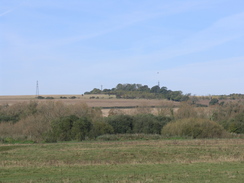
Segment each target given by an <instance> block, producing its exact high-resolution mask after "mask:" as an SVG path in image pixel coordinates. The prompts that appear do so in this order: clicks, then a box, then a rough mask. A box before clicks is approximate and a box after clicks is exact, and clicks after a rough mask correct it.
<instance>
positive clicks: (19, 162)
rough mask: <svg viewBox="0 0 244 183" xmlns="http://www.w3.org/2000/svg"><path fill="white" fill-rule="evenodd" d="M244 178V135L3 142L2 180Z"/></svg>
mask: <svg viewBox="0 0 244 183" xmlns="http://www.w3.org/2000/svg"><path fill="white" fill-rule="evenodd" d="M243 180H244V140H243V139H207V140H137V141H111V142H99V141H91V142H88V141H84V142H79V143H76V142H73V143H72V142H71V143H56V144H0V182H218V183H219V182H243Z"/></svg>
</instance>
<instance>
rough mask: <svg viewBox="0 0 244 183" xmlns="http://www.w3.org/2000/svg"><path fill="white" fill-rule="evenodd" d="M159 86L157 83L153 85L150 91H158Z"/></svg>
mask: <svg viewBox="0 0 244 183" xmlns="http://www.w3.org/2000/svg"><path fill="white" fill-rule="evenodd" d="M159 91H160V87H159V86H158V85H156V86H153V87H152V88H151V90H150V92H151V93H159Z"/></svg>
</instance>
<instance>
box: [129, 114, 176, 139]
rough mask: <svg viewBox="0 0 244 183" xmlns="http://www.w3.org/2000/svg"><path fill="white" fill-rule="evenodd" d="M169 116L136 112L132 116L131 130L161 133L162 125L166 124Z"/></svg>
mask: <svg viewBox="0 0 244 183" xmlns="http://www.w3.org/2000/svg"><path fill="white" fill-rule="evenodd" d="M170 120H171V118H169V117H163V116H154V115H152V114H138V115H136V116H134V118H133V124H134V125H133V126H134V129H133V132H134V133H145V134H161V129H162V127H163V126H164V125H165V124H167V123H168V122H169V121H170Z"/></svg>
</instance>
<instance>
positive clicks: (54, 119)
mask: <svg viewBox="0 0 244 183" xmlns="http://www.w3.org/2000/svg"><path fill="white" fill-rule="evenodd" d="M151 112H152V111H149V110H146V109H145V108H138V111H137V112H136V113H135V114H133V115H132V114H131V115H128V114H124V113H123V111H122V110H119V109H111V110H110V112H109V116H108V117H103V115H102V111H101V109H100V108H91V107H88V106H87V105H86V104H85V103H76V104H70V105H67V104H64V103H63V102H61V101H58V102H56V101H42V102H40V101H30V102H22V103H16V104H13V105H1V106H0V141H2V142H6V141H8V142H9V141H11V139H14V140H22V141H23V140H31V141H33V142H57V141H71V140H76V141H82V140H86V139H97V138H98V137H99V136H102V135H103V136H104V135H105V134H110V135H111V134H119V135H120V136H121V135H122V134H151V135H163V136H164V137H172V136H177V137H187V138H215V137H217V138H221V137H229V136H228V135H230V134H231V133H232V134H244V102H243V101H238V102H226V103H225V104H223V105H213V106H211V107H209V108H206V107H194V105H193V104H192V103H190V102H181V105H180V107H179V108H178V109H175V108H168V109H166V108H164V109H161V110H160V109H158V114H157V115H155V114H152V113H151ZM228 132H230V133H228ZM109 138H110V137H109ZM128 138H132V139H134V138H136V136H128ZM143 138H144V137H143ZM153 138H158V136H154V137H153ZM110 139H111V138H110Z"/></svg>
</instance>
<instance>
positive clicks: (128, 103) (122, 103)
mask: <svg viewBox="0 0 244 183" xmlns="http://www.w3.org/2000/svg"><path fill="white" fill-rule="evenodd" d="M72 96H75V97H76V98H75V99H70V97H72ZM43 97H53V98H54V99H36V97H35V96H34V95H19V96H17V95H16V96H0V105H2V104H9V105H11V104H14V103H16V102H29V101H30V100H37V101H40V102H41V101H62V102H64V103H67V104H74V103H79V102H85V103H86V104H87V105H88V106H89V107H136V106H169V105H171V106H173V105H175V106H177V105H178V102H172V101H168V100H157V99H150V100H148V99H116V98H115V96H108V95H83V96H82V95H43ZM60 97H66V98H67V99H61V98H60Z"/></svg>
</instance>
